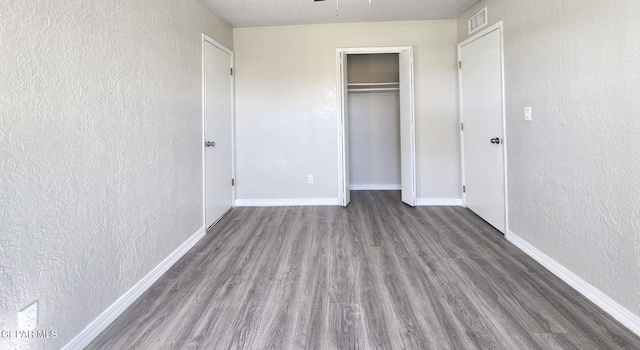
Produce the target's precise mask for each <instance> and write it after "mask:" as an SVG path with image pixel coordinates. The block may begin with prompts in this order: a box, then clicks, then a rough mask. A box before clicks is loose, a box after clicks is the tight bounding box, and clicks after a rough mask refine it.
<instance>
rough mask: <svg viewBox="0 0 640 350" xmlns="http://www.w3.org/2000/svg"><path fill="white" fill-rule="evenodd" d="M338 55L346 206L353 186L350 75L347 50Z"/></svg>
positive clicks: (344, 204) (344, 203)
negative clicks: (350, 169)
mask: <svg viewBox="0 0 640 350" xmlns="http://www.w3.org/2000/svg"><path fill="white" fill-rule="evenodd" d="M339 55H340V57H338V59H339V60H341V62H340V82H341V83H342V96H340V99H341V101H340V103H339V105H340V108H341V113H340V115H341V118H342V120H341V122H342V128H341V130H342V135H341V136H342V137H341V138H342V143H343V147H342V159H343V160H344V162H343V165H342V179H343V181H342V191H343V193H344V196H343V202H342V206H344V207H346V206H347V205H349V203H350V202H351V188H350V185H349V184H350V183H351V180H350V175H349V164H351V163H350V160H349V140H348V138H347V135H349V114H348V113H349V86H348V83H349V77H348V75H347V54H346V53H345V52H340V53H339Z"/></svg>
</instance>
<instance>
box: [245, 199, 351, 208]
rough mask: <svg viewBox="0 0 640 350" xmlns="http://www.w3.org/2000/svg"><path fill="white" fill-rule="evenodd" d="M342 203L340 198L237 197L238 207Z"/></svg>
mask: <svg viewBox="0 0 640 350" xmlns="http://www.w3.org/2000/svg"><path fill="white" fill-rule="evenodd" d="M327 205H340V202H339V201H338V198H275V199H236V207H304V206H327Z"/></svg>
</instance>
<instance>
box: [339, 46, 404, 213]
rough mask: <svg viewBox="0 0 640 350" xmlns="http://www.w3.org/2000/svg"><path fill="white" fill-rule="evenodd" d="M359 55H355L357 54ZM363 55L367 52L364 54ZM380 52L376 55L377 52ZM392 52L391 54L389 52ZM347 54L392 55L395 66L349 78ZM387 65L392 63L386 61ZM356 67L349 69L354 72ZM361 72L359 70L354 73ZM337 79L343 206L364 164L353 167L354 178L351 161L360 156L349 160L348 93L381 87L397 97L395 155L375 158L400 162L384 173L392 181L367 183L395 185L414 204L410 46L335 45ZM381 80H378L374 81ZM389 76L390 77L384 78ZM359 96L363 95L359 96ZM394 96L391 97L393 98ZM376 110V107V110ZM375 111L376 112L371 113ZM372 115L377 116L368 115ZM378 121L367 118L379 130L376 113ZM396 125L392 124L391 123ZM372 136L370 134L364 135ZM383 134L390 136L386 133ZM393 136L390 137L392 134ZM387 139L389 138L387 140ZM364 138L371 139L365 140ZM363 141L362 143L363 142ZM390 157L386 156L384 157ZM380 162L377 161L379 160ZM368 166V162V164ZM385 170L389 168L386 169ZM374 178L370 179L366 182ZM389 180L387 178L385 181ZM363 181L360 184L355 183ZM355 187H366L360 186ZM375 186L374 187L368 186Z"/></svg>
mask: <svg viewBox="0 0 640 350" xmlns="http://www.w3.org/2000/svg"><path fill="white" fill-rule="evenodd" d="M356 55H358V57H356ZM365 55H366V56H365ZM376 55H379V56H376ZM389 55H391V56H389ZM350 57H352V58H354V59H352V60H351V62H352V63H353V62H357V61H365V62H366V61H372V58H373V60H376V59H375V58H374V57H377V58H379V59H378V60H379V61H380V60H382V61H384V60H387V61H389V60H393V59H394V58H395V60H396V62H397V64H396V66H395V72H394V68H391V69H387V70H388V71H387V72H386V73H387V74H386V77H385V75H384V74H383V75H378V76H377V77H368V78H367V79H364V80H363V79H357V80H354V81H352V80H350V79H349V61H350ZM388 67H392V66H391V65H388ZM357 71H358V70H353V69H352V70H351V73H352V74H354V72H357ZM357 74H360V73H357ZM337 80H338V140H339V147H338V148H339V157H338V158H339V174H338V179H339V181H338V183H339V188H338V193H339V202H340V203H341V205H342V206H347V205H348V204H349V202H350V201H351V190H352V188H351V183H352V180H356V181H358V180H359V179H362V178H363V177H362V174H363V173H364V171H363V170H362V168H364V167H366V166H367V165H366V164H364V165H361V168H359V169H353V170H354V171H356V173H354V175H355V176H356V178H357V179H352V174H351V173H352V169H351V167H352V165H353V164H359V163H361V161H362V160H357V161H355V162H352V159H351V156H350V154H351V150H350V143H351V141H354V140H351V139H350V135H351V134H352V132H351V129H350V125H349V124H350V123H349V119H350V118H349V110H350V100H349V99H350V94H358V95H359V94H362V93H369V92H376V93H377V92H383V91H397V94H398V95H397V97H396V99H397V101H396V104H397V106H398V109H399V111H398V118H399V120H397V133H398V135H397V143H398V144H397V147H398V150H397V159H395V160H394V159H387V160H382V162H380V161H379V159H378V160H377V161H376V162H377V163H384V162H386V163H387V164H393V163H394V162H397V163H399V169H391V170H390V171H388V173H387V174H386V175H385V176H387V177H388V178H395V179H396V180H395V182H398V183H397V184H394V183H385V184H374V183H370V184H368V185H369V186H377V187H378V188H377V189H392V187H394V186H398V185H399V186H398V187H399V189H400V190H401V193H402V196H401V197H402V201H403V202H404V203H406V204H408V205H411V206H415V205H416V174H415V172H416V165H415V115H414V91H413V80H414V78H413V49H412V48H411V47H390V48H358V49H337ZM375 80H381V81H375ZM387 80H391V81H387ZM360 97H362V96H360ZM392 99H393V98H392ZM378 102H380V101H378ZM377 112H379V111H376V113H377ZM374 114H375V113H374ZM370 117H373V118H374V119H375V118H376V116H374V115H370ZM377 119H378V121H377V122H376V121H368V122H369V123H378V124H369V125H370V126H371V127H372V128H378V132H380V130H379V129H380V128H381V127H382V125H380V124H379V123H384V122H385V121H383V120H382V119H380V118H379V116H378V117H377ZM386 122H390V124H389V125H391V124H393V123H394V121H389V120H387V121H386ZM394 125H395V124H394ZM360 131H361V130H358V131H357V132H356V134H357V135H359V136H360V137H361V138H362V136H363V135H366V132H365V133H363V132H360ZM388 132H389V133H395V132H396V131H394V130H393V128H391V130H388ZM367 136H372V135H367ZM386 136H392V135H389V134H387V135H386ZM391 139H393V137H391ZM388 141H390V142H388ZM366 142H371V140H368V141H366ZM366 142H365V143H366ZM386 142H387V143H389V145H390V147H395V146H396V145H395V144H394V143H395V142H396V141H395V140H387V141H386ZM385 151H386V152H385V153H387V154H388V155H391V154H392V153H394V152H395V150H394V149H388V150H385ZM387 158H389V157H387ZM378 165H379V164H378ZM369 166H371V164H369ZM387 170H388V169H387ZM371 181H374V180H371V179H369V182H371ZM387 182H388V181H387ZM358 185H362V184H358ZM381 186H388V188H380V187H381ZM354 189H365V188H363V187H362V186H359V187H358V188H354ZM370 189H375V188H370Z"/></svg>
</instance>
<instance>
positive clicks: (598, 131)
mask: <svg viewBox="0 0 640 350" xmlns="http://www.w3.org/2000/svg"><path fill="white" fill-rule="evenodd" d="M483 6H488V10H489V22H490V23H494V22H496V21H499V20H504V39H505V42H504V52H505V91H506V115H507V137H508V145H509V155H508V162H509V165H508V171H509V180H508V186H509V210H510V214H509V218H510V230H511V231H512V232H513V233H515V234H516V235H518V236H519V237H521V238H523V239H524V240H526V241H527V242H529V243H531V244H532V245H533V246H535V247H536V248H538V249H539V250H541V251H542V252H544V253H545V254H546V255H548V256H550V257H551V258H553V259H554V260H556V261H557V262H559V263H561V264H562V265H564V266H565V267H567V268H568V269H569V270H571V271H573V272H574V273H575V274H577V275H578V276H580V277H581V278H583V279H584V280H586V281H587V282H589V283H591V284H592V285H593V286H595V287H597V288H598V289H600V290H601V291H602V292H604V293H606V294H607V295H608V296H609V297H611V298H612V299H614V300H615V301H617V302H618V303H620V304H621V305H623V306H624V307H626V308H627V309H628V310H630V311H631V312H633V313H635V314H636V315H640V181H639V180H638V178H639V177H638V174H640V147H639V144H638V140H639V139H640V118H638V114H639V112H640V99H638V91H640V65H639V64H638V59H639V57H640V40H638V38H639V37H640V26H639V25H638V22H637V20H638V18H640V2H638V1H632V0H615V1H606V2H603V1H595V0H563V1H546V0H526V1H525V0H487V1H483V2H482V3H480V4H478V5H477V6H476V7H475V8H473V9H471V10H470V11H468V12H467V13H466V14H465V15H463V16H461V17H460V20H459V40H463V39H465V38H466V37H467V34H466V33H467V28H466V25H467V22H466V21H467V18H468V17H469V16H470V15H472V14H474V13H475V12H476V11H477V10H478V9H479V8H481V7H483ZM525 106H531V107H532V108H533V121H531V122H526V121H524V120H523V108H524V107H525Z"/></svg>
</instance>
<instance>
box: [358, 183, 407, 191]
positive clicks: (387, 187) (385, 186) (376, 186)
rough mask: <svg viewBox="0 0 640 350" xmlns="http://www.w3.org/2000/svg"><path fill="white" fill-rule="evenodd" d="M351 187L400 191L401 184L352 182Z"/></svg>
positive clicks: (361, 189) (360, 189) (359, 189)
mask: <svg viewBox="0 0 640 350" xmlns="http://www.w3.org/2000/svg"><path fill="white" fill-rule="evenodd" d="M349 189H351V190H352V191H400V190H401V189H402V185H400V184H391V185H389V184H350V185H349Z"/></svg>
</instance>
